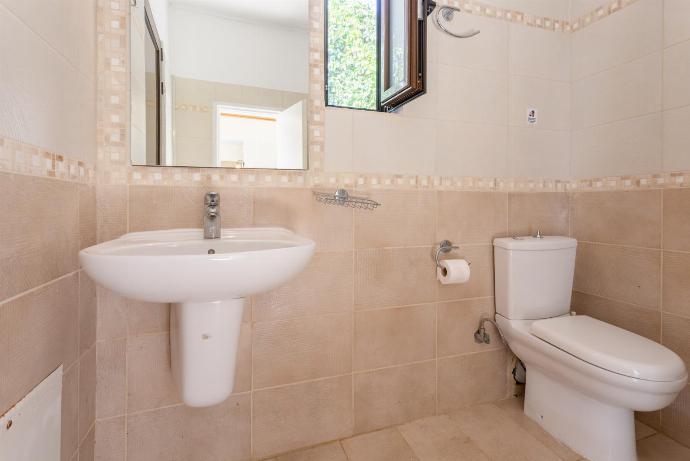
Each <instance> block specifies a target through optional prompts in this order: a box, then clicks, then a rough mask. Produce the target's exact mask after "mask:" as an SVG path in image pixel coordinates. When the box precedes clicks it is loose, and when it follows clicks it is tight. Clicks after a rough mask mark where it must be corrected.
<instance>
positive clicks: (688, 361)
mask: <svg viewBox="0 0 690 461" xmlns="http://www.w3.org/2000/svg"><path fill="white" fill-rule="evenodd" d="M689 331H690V319H688V318H685V317H678V316H677V315H673V314H666V313H664V317H663V325H662V337H661V342H662V344H663V345H664V346H666V347H668V348H669V349H671V350H672V351H673V352H675V353H676V354H678V355H679V356H680V358H681V359H683V360H684V361H685V366H686V367H687V368H689V369H690V335H689V334H688V332H689ZM662 420H663V417H662ZM662 424H663V422H662Z"/></svg>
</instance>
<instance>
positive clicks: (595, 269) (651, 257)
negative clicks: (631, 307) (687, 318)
mask: <svg viewBox="0 0 690 461" xmlns="http://www.w3.org/2000/svg"><path fill="white" fill-rule="evenodd" d="M660 270H661V252H660V250H647V249H641V248H631V247H621V246H615V245H600V244H592V243H583V242H579V244H578V247H577V258H576V261H575V281H574V283H573V289H574V290H575V291H581V292H583V293H588V294H593V295H598V296H602V297H605V298H610V299H616V300H618V301H623V302H627V303H631V304H636V305H639V306H645V307H650V308H654V309H658V308H659V287H660V280H659V275H660Z"/></svg>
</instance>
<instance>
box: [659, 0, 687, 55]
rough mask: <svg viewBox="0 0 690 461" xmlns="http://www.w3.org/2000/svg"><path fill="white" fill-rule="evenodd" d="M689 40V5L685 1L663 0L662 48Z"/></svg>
mask: <svg viewBox="0 0 690 461" xmlns="http://www.w3.org/2000/svg"><path fill="white" fill-rule="evenodd" d="M688 39H690V5H689V4H688V2H686V1H685V0H664V46H669V45H673V44H674V43H678V42H681V41H683V40H688Z"/></svg>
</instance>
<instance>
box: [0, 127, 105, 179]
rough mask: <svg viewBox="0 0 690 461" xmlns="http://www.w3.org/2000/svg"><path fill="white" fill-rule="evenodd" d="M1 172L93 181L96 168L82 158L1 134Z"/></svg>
mask: <svg viewBox="0 0 690 461" xmlns="http://www.w3.org/2000/svg"><path fill="white" fill-rule="evenodd" d="M0 172H6V173H15V174H22V175H28V176H37V177H42V178H54V179H60V180H63V181H70V182H79V183H84V184H94V183H95V181H96V170H95V168H94V166H93V165H89V164H87V163H86V162H84V161H82V160H77V159H74V158H71V157H68V156H66V155H62V154H57V153H54V152H50V151H48V150H45V149H42V148H40V147H36V146H32V145H30V144H26V143H23V142H21V141H17V140H14V139H10V138H4V137H0Z"/></svg>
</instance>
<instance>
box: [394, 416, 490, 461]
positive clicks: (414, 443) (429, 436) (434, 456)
mask: <svg viewBox="0 0 690 461" xmlns="http://www.w3.org/2000/svg"><path fill="white" fill-rule="evenodd" d="M398 429H399V430H400V432H401V433H402V435H403V437H404V438H405V440H406V441H407V443H408V444H409V445H410V447H412V450H413V451H414V453H415V454H416V455H417V456H418V457H419V459H420V460H421V461H484V460H486V461H489V458H488V457H487V456H486V455H485V454H484V453H483V452H482V451H481V450H480V449H479V447H478V446H477V445H476V444H475V443H474V442H473V441H472V439H470V438H469V437H468V436H467V434H465V433H464V432H462V430H461V429H460V426H458V424H457V423H456V422H454V421H453V420H452V419H450V418H449V417H448V416H445V415H443V416H431V417H429V418H424V419H419V420H417V421H413V422H411V423H408V424H404V425H402V426H400V427H398Z"/></svg>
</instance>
